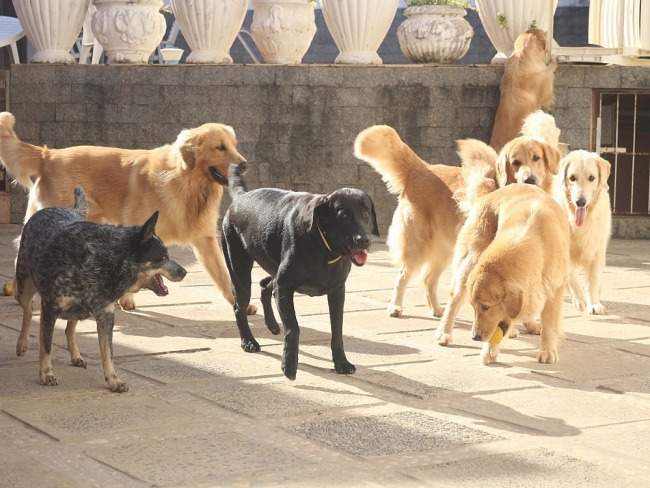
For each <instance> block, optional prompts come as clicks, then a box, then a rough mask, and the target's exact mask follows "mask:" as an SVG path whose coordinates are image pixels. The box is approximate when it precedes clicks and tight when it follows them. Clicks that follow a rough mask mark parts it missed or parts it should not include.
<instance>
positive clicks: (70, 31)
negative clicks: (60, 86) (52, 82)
mask: <svg viewBox="0 0 650 488" xmlns="http://www.w3.org/2000/svg"><path fill="white" fill-rule="evenodd" d="M89 5H90V0H14V8H15V10H16V16H17V17H18V20H19V21H20V24H21V25H22V26H23V30H24V31H25V35H26V36H27V39H29V42H30V44H31V45H32V46H33V47H34V49H35V51H36V52H35V53H34V55H33V56H32V57H31V58H30V60H29V62H30V63H74V62H75V60H74V58H73V57H72V55H71V54H70V50H71V49H72V46H74V43H75V41H76V40H77V37H79V33H80V32H81V26H82V25H83V23H84V20H85V18H86V12H88V6H89Z"/></svg>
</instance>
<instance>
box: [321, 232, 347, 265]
mask: <svg viewBox="0 0 650 488" xmlns="http://www.w3.org/2000/svg"><path fill="white" fill-rule="evenodd" d="M316 227H317V228H318V233H319V234H320V238H321V239H322V241H323V244H325V247H326V248H327V250H328V251H329V252H332V248H331V247H330V245H329V243H328V242H327V239H325V234H323V231H322V230H321V228H320V225H318V224H316ZM342 258H343V256H339V257H337V258H334V259H330V260H329V261H327V264H334V263H335V262H337V261H340V260H341V259H342Z"/></svg>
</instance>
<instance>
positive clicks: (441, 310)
mask: <svg viewBox="0 0 650 488" xmlns="http://www.w3.org/2000/svg"><path fill="white" fill-rule="evenodd" d="M443 313H445V309H444V308H442V307H441V306H439V305H438V306H437V307H433V308H432V309H431V315H433V316H434V317H436V318H440V317H442V314H443Z"/></svg>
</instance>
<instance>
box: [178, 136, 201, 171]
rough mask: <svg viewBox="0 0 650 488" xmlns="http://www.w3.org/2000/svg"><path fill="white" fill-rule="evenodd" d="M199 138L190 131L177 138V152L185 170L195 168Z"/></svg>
mask: <svg viewBox="0 0 650 488" xmlns="http://www.w3.org/2000/svg"><path fill="white" fill-rule="evenodd" d="M200 139H201V136H200V134H197V133H196V132H193V131H191V130H184V131H183V132H181V133H180V134H179V136H178V150H179V151H180V153H181V157H182V158H183V162H184V163H185V166H186V167H187V169H194V166H196V149H197V148H198V147H200V145H201V140H200Z"/></svg>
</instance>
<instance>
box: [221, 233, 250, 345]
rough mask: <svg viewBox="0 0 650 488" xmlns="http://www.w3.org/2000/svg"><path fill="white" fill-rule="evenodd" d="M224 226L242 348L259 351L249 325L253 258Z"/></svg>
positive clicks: (222, 241)
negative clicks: (248, 311) (248, 312)
mask: <svg viewBox="0 0 650 488" xmlns="http://www.w3.org/2000/svg"><path fill="white" fill-rule="evenodd" d="M229 231H230V228H228V227H227V226H224V229H223V235H222V240H221V245H222V248H223V251H224V258H225V261H226V267H227V268H228V272H229V273H230V280H231V282H232V293H233V295H234V298H235V303H234V304H233V308H234V310H235V319H236V320H237V328H238V329H239V337H240V338H241V348H242V349H243V350H244V351H246V352H259V351H260V345H259V343H258V342H257V341H256V340H255V337H254V336H253V333H252V332H251V328H250V325H248V314H247V310H248V305H249V303H250V301H251V271H252V270H253V258H251V257H250V255H249V254H248V253H247V252H246V249H244V246H243V245H242V243H241V241H240V240H239V238H238V237H237V236H236V233H235V232H229Z"/></svg>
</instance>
